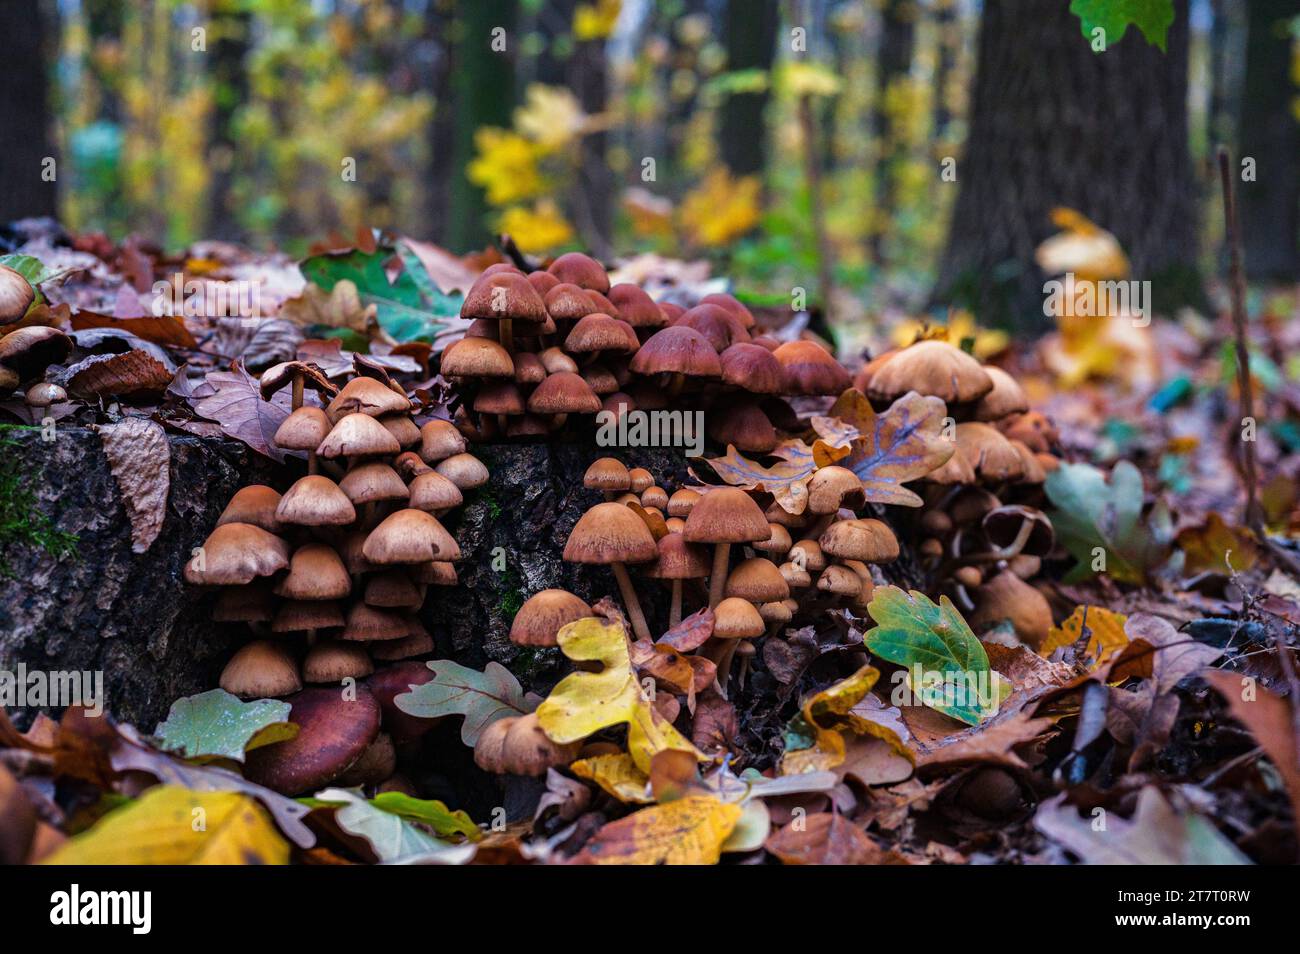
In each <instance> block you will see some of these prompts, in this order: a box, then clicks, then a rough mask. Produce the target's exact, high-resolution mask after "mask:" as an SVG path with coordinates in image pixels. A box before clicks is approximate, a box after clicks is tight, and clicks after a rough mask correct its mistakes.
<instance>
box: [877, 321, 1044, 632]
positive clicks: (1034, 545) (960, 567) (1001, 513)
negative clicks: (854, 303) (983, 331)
mask: <svg viewBox="0 0 1300 954" xmlns="http://www.w3.org/2000/svg"><path fill="white" fill-rule="evenodd" d="M854 386H855V387H857V388H858V389H859V390H861V391H863V392H864V393H865V394H866V395H867V397H868V398H869V399H870V400H871V402H872V404H873V405H875V406H877V407H885V406H888V405H889V404H890V403H891V402H892V401H894V400H896V399H897V398H899V397H901V396H902V395H903V394H905V393H907V392H908V391H918V392H920V393H921V394H925V395H930V396H933V397H937V398H940V399H942V400H943V401H944V403H945V404H946V405H947V408H948V413H949V415H950V416H951V417H952V419H953V422H954V423H955V427H954V437H955V440H956V444H957V452H956V453H955V454H953V455H952V457H951V458H949V460H948V462H947V463H946V464H944V465H943V466H942V467H940V468H938V469H937V470H934V471H931V472H930V473H929V474H928V475H926V477H925V478H924V480H923V482H924V484H925V491H924V494H923V496H924V500H925V506H924V508H923V509H922V511H921V512H920V515H919V518H918V519H919V528H918V529H919V530H920V537H921V541H922V542H921V544H920V548H919V550H920V554H921V556H922V558H923V559H924V560H925V562H926V565H927V567H928V569H929V570H930V571H931V574H932V576H933V577H934V578H935V579H936V580H937V581H938V583H939V585H940V586H942V587H943V588H945V589H946V590H948V591H949V593H950V594H951V595H952V597H953V599H954V600H956V602H957V603H958V605H960V606H961V608H962V609H964V610H966V611H968V612H972V615H971V622H972V623H974V624H975V625H977V626H981V625H993V624H996V623H998V622H1001V621H1003V620H1009V621H1010V622H1011V624H1012V626H1013V627H1014V629H1015V632H1016V635H1017V637H1019V639H1020V640H1021V641H1023V642H1025V643H1027V644H1029V645H1031V646H1037V645H1038V644H1039V643H1041V642H1042V640H1043V639H1044V638H1045V637H1046V636H1047V631H1048V629H1050V627H1051V625H1052V614H1051V609H1050V607H1049V605H1048V602H1047V599H1046V598H1045V597H1044V596H1043V595H1042V593H1040V592H1039V591H1038V590H1037V589H1036V588H1035V587H1034V586H1032V585H1031V584H1030V583H1029V582H1027V581H1028V580H1029V579H1031V578H1032V577H1034V576H1035V575H1037V573H1038V572H1039V569H1040V568H1041V563H1042V559H1043V558H1044V557H1046V556H1047V555H1048V554H1049V553H1050V552H1051V551H1052V549H1053V547H1054V545H1055V534H1054V532H1053V529H1052V524H1051V521H1050V520H1049V519H1048V518H1047V516H1046V515H1045V514H1044V513H1043V512H1042V510H1041V509H1040V507H1041V504H1042V503H1043V492H1042V485H1043V481H1044V480H1045V479H1046V477H1047V474H1048V473H1050V472H1051V471H1053V470H1055V469H1056V468H1057V467H1058V466H1059V463H1060V462H1059V460H1058V458H1057V457H1056V456H1055V455H1054V454H1053V453H1052V451H1053V449H1054V447H1055V445H1056V441H1057V435H1056V432H1055V429H1054V428H1053V427H1052V425H1051V422H1050V421H1049V420H1048V419H1047V418H1046V417H1044V416H1043V415H1042V414H1040V413H1038V412H1036V411H1032V410H1030V407H1029V401H1028V399H1027V398H1026V396H1025V392H1024V390H1023V389H1022V388H1021V387H1020V385H1019V383H1017V381H1016V379H1015V378H1014V377H1013V376H1012V375H1010V374H1009V373H1007V372H1006V371H1004V370H1003V369H1002V368H999V367H996V366H994V365H981V364H980V363H979V362H978V361H977V360H976V359H975V358H973V357H972V356H971V355H969V354H967V353H966V352H965V351H962V350H961V349H960V348H956V347H954V346H953V345H951V344H949V343H947V342H946V341H936V340H922V341H918V342H916V343H914V344H912V345H909V346H908V347H906V348H900V349H896V350H893V351H886V352H884V353H883V354H881V355H880V356H878V357H877V358H875V359H874V360H872V361H871V362H869V363H868V364H867V365H865V366H864V367H863V368H862V369H861V370H860V371H859V372H858V374H857V376H856V378H855V380H854Z"/></svg>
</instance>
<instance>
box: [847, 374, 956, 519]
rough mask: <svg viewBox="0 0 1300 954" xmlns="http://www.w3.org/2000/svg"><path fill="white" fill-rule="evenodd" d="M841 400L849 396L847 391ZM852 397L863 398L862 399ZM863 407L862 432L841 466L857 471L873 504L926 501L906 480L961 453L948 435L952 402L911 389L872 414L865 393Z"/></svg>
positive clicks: (915, 504)
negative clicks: (948, 406) (908, 487)
mask: <svg viewBox="0 0 1300 954" xmlns="http://www.w3.org/2000/svg"><path fill="white" fill-rule="evenodd" d="M852 391H853V389H850V391H849V392H846V394H851V393H852ZM858 394H861V392H858ZM840 400H845V398H844V395H841V397H840ZM852 400H853V401H854V402H855V404H856V403H857V398H852ZM836 404H837V405H838V404H839V402H838V401H837V402H836ZM861 406H862V407H863V408H864V409H865V410H863V411H862V412H861V413H862V415H863V420H862V421H861V423H859V424H858V429H859V430H860V431H861V436H860V437H858V438H857V439H856V440H855V441H853V444H852V449H851V452H850V453H849V455H848V457H847V458H846V459H845V460H843V461H842V462H841V466H843V467H847V468H848V469H849V470H851V471H853V473H855V474H857V476H858V479H859V480H861V481H862V492H863V494H864V495H865V496H866V498H867V501H868V502H869V503H880V504H897V505H900V506H904V507H919V506H921V504H922V502H923V501H922V500H921V498H920V497H918V496H917V495H916V494H915V493H913V492H912V491H910V490H908V489H907V488H906V487H904V486H902V485H903V484H904V483H906V482H908V481H911V480H918V479H920V478H922V477H924V476H925V475H926V474H928V473H930V472H931V471H933V470H937V469H938V468H940V467H942V466H943V465H944V464H946V463H947V462H948V459H949V458H950V457H952V455H953V454H954V453H955V451H956V449H957V444H956V442H955V441H953V440H951V439H949V438H948V437H945V436H944V433H945V429H944V421H945V419H946V418H947V415H948V408H947V405H945V404H944V402H943V401H942V400H940V399H939V398H936V397H928V396H924V395H921V394H918V393H917V392H916V391H908V392H907V393H906V394H904V395H903V396H902V397H900V398H899V399H898V400H896V401H895V402H894V403H893V404H891V405H890V406H889V409H888V410H886V411H884V412H883V413H881V414H878V415H877V414H874V413H873V414H872V416H871V417H869V418H867V417H866V412H867V411H871V405H870V404H869V403H867V401H866V398H865V396H863V397H862V400H861ZM833 410H834V409H832V411H833Z"/></svg>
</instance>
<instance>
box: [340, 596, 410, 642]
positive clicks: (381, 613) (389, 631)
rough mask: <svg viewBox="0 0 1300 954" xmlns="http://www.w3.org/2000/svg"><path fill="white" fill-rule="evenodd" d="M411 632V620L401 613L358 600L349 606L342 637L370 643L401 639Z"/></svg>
mask: <svg viewBox="0 0 1300 954" xmlns="http://www.w3.org/2000/svg"><path fill="white" fill-rule="evenodd" d="M410 632H411V624H410V621H409V620H407V618H406V617H405V616H403V615H402V614H401V613H399V612H397V611H395V610H390V609H384V608H383V607H379V606H371V605H370V604H369V603H364V602H361V601H360V600H358V601H357V602H355V603H353V604H352V605H351V606H349V607H348V618H347V622H346V623H344V625H343V632H342V633H340V634H339V638H340V639H347V640H352V641H354V642H361V643H368V642H372V641H375V640H384V639H401V638H402V637H403V636H407V635H409V634H410Z"/></svg>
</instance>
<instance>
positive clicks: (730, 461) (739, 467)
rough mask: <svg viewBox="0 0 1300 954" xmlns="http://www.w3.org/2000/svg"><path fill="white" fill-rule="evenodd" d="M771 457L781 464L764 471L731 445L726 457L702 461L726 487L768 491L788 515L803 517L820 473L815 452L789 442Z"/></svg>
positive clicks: (797, 442) (804, 446) (782, 445)
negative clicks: (811, 487) (814, 477)
mask: <svg viewBox="0 0 1300 954" xmlns="http://www.w3.org/2000/svg"><path fill="white" fill-rule="evenodd" d="M771 456H772V457H775V458H777V459H778V463H775V464H773V465H772V466H770V467H765V466H763V465H762V464H759V463H758V462H757V461H752V460H750V459H749V458H748V457H746V456H745V455H743V454H741V453H740V452H739V451H738V450H736V448H735V445H733V444H728V445H727V453H726V454H724V455H723V456H721V457H709V458H703V460H704V462H705V463H706V464H708V465H709V466H710V467H711V468H713V472H714V473H715V474H717V475H718V477H720V478H721V479H722V480H723V482H724V483H727V484H730V485H731V486H733V487H739V488H741V489H742V490H762V491H766V492H767V493H770V494H771V495H772V496H773V497H775V498H776V502H777V503H778V504H779V505H780V506H781V509H783V510H785V511H786V512H787V513H791V514H796V515H798V514H801V513H803V512H804V510H805V509H806V508H807V506H808V481H809V479H811V477H812V475H813V472H814V471H815V470H816V469H817V465H816V463H814V461H813V456H812V449H811V448H809V447H808V445H807V444H805V443H803V442H802V441H796V440H788V441H783V442H782V443H780V444H778V445H777V446H776V448H775V449H774V450H773V451H772V453H771Z"/></svg>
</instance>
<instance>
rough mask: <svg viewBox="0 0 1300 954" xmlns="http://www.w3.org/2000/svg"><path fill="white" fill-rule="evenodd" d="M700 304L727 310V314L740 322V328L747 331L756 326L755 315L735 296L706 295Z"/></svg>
mask: <svg viewBox="0 0 1300 954" xmlns="http://www.w3.org/2000/svg"><path fill="white" fill-rule="evenodd" d="M700 304H701V305H717V306H718V307H719V308H724V309H726V311H727V313H728V314H730V315H731V316H732V317H733V318H735V319H736V320H737V321H739V322H740V326H741V327H742V328H744V329H745V330H746V331H748V330H749V329H750V328H753V327H754V325H755V321H754V316H753V314H752V313H751V312H750V310H749V309H748V308H746V307H745V306H744V304H743V303H742V302H741V301H740V299H738V298H736V297H735V296H734V295H728V294H726V293H725V292H714V293H713V294H712V295H705V296H704V297H703V298H701V299H700Z"/></svg>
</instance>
